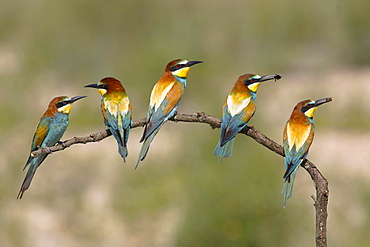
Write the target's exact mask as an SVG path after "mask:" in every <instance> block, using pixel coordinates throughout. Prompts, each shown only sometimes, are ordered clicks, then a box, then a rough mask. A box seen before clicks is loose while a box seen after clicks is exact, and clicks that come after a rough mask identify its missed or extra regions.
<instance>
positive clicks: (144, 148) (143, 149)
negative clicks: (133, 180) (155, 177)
mask: <svg viewBox="0 0 370 247" xmlns="http://www.w3.org/2000/svg"><path fill="white" fill-rule="evenodd" d="M158 131H159V128H157V129H156V130H154V131H153V132H152V134H150V135H149V136H148V137H147V138H146V139H145V140H144V143H143V145H142V146H141V150H140V153H139V159H138V160H137V163H136V166H135V170H136V168H137V167H138V165H139V163H140V161H143V160H144V159H145V157H146V155H147V153H148V150H149V147H150V143H151V142H152V141H153V139H154V137H155V135H156V134H157V133H158Z"/></svg>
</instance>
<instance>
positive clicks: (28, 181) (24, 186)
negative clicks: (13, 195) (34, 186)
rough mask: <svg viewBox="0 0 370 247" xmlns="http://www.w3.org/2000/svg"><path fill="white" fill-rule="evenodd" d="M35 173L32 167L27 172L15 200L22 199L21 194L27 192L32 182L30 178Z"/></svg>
mask: <svg viewBox="0 0 370 247" xmlns="http://www.w3.org/2000/svg"><path fill="white" fill-rule="evenodd" d="M35 172H36V169H33V167H32V166H31V167H30V168H29V169H28V171H27V174H26V177H25V178H24V180H23V183H22V186H21V189H20V190H19V193H18V196H17V199H22V197H23V193H24V192H25V191H26V190H28V188H29V187H30V185H31V182H32V178H33V176H34V175H35Z"/></svg>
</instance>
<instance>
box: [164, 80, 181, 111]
mask: <svg viewBox="0 0 370 247" xmlns="http://www.w3.org/2000/svg"><path fill="white" fill-rule="evenodd" d="M183 92H184V89H183V87H182V86H181V84H180V83H178V82H175V84H174V85H173V86H172V88H171V90H170V91H169V92H168V93H167V95H166V99H167V100H168V104H167V105H166V106H165V108H164V109H163V113H164V114H168V113H169V112H170V111H171V110H172V109H173V108H174V107H175V106H176V105H177V103H178V102H179V101H180V99H181V96H182V94H183Z"/></svg>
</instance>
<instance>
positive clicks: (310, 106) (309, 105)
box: [301, 104, 315, 113]
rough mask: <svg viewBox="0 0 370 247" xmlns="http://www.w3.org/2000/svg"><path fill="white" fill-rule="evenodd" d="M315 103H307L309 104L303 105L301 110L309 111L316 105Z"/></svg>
mask: <svg viewBox="0 0 370 247" xmlns="http://www.w3.org/2000/svg"><path fill="white" fill-rule="evenodd" d="M314 106H315V105H314V104H307V105H305V106H303V107H302V108H301V111H302V112H303V113H305V112H306V111H308V110H309V109H310V108H312V107H314Z"/></svg>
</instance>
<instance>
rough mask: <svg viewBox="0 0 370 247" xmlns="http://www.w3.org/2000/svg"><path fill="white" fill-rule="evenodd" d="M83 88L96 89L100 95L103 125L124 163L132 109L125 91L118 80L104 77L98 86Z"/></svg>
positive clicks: (92, 85)
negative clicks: (114, 141)
mask: <svg viewBox="0 0 370 247" xmlns="http://www.w3.org/2000/svg"><path fill="white" fill-rule="evenodd" d="M85 87H92V88H96V89H98V91H99V93H100V94H101V96H102V98H101V110H102V113H103V117H104V124H105V126H107V127H108V128H109V130H110V132H111V133H112V135H113V136H114V138H115V139H116V141H117V144H118V153H119V154H120V155H121V156H122V158H123V161H124V162H126V157H127V154H128V151H127V141H128V136H129V134H130V128H131V125H132V115H131V114H132V107H131V103H130V100H129V98H128V96H127V94H126V90H125V89H124V87H123V86H122V84H121V82H120V81H119V80H117V79H115V78H112V77H106V78H104V79H102V80H101V81H100V82H99V83H98V84H90V85H86V86H85Z"/></svg>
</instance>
